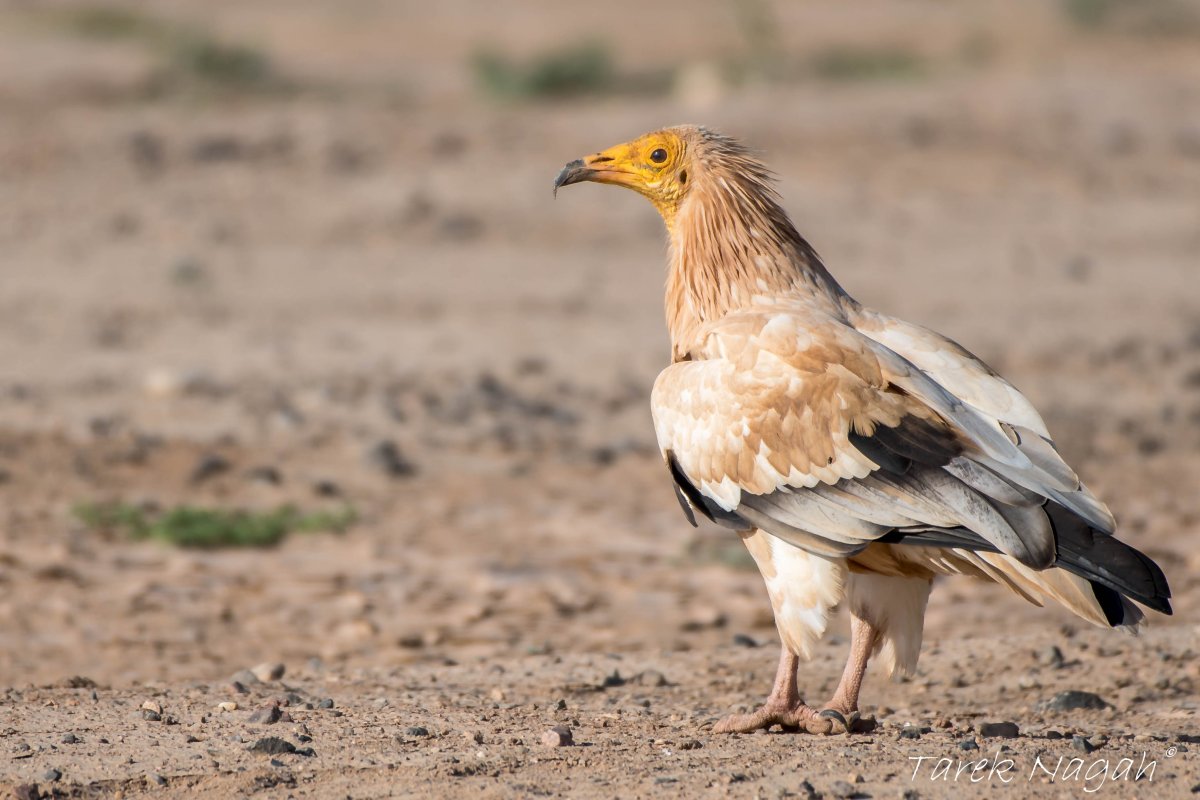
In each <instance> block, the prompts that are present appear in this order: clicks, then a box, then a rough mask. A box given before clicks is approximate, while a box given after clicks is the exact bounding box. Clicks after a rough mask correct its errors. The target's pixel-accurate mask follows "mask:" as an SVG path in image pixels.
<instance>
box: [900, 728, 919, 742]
mask: <svg viewBox="0 0 1200 800" xmlns="http://www.w3.org/2000/svg"><path fill="white" fill-rule="evenodd" d="M900 738H901V739H920V738H921V729H920V728H918V727H917V726H916V725H905V726H904V727H903V728H901V729H900Z"/></svg>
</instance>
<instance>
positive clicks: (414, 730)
mask: <svg viewBox="0 0 1200 800" xmlns="http://www.w3.org/2000/svg"><path fill="white" fill-rule="evenodd" d="M404 735H405V736H417V737H420V738H422V739H423V738H425V737H426V736H428V735H429V729H428V728H423V727H421V726H420V725H413V726H411V727H408V728H405V729H404Z"/></svg>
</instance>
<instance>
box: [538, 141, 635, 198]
mask: <svg viewBox="0 0 1200 800" xmlns="http://www.w3.org/2000/svg"><path fill="white" fill-rule="evenodd" d="M614 149H615V148H614ZM620 163H621V161H620V160H619V159H618V158H617V156H616V155H615V154H613V153H612V151H610V150H605V151H604V152H602V153H595V154H594V155H590V156H585V157H584V158H577V159H575V160H574V161H572V162H571V163H569V164H567V165H566V166H565V167H563V168H562V172H560V173H558V177H557V178H555V179H554V194H555V196H556V197H557V196H558V189H559V187H561V186H570V185H571V184H572V183H583V182H584V181H592V182H593V183H615V184H619V185H621V186H630V185H632V183H633V180H634V177H635V176H634V174H633V173H631V172H626V171H625V170H623V169H621V168H620V167H618V166H616V165H617V164H620Z"/></svg>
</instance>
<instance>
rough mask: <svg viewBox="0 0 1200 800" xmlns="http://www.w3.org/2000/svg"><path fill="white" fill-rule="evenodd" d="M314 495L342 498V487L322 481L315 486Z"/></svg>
mask: <svg viewBox="0 0 1200 800" xmlns="http://www.w3.org/2000/svg"><path fill="white" fill-rule="evenodd" d="M313 494H315V495H316V496H317V497H341V496H342V487H340V486H338V485H337V484H336V483H334V482H333V481H329V480H320V481H317V482H316V483H314V484H313Z"/></svg>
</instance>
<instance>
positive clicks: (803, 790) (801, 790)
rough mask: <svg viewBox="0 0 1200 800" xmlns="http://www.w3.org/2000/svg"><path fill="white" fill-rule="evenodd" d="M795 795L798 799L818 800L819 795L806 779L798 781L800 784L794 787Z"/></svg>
mask: <svg viewBox="0 0 1200 800" xmlns="http://www.w3.org/2000/svg"><path fill="white" fill-rule="evenodd" d="M796 796H797V797H799V798H800V800H819V798H820V797H821V795H820V794H818V793H817V790H816V789H815V788H813V785H812V784H811V783H809V782H808V781H800V785H799V786H797V787H796Z"/></svg>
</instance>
